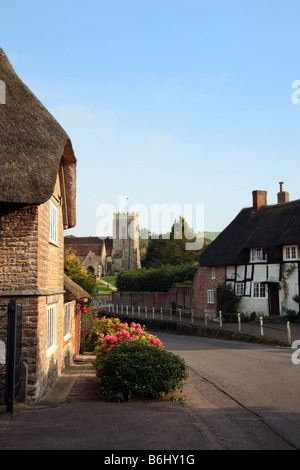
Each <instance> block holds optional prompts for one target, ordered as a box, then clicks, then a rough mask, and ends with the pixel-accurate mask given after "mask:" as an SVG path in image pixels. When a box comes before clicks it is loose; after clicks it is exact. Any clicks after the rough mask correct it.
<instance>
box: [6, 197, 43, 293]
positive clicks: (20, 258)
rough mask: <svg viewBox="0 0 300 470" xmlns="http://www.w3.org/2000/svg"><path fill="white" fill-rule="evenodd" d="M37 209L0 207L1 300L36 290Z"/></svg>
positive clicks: (33, 207)
mask: <svg viewBox="0 0 300 470" xmlns="http://www.w3.org/2000/svg"><path fill="white" fill-rule="evenodd" d="M37 233H38V208H37V206H20V205H8V204H1V206H0V296H1V295H6V294H7V293H16V294H17V293H22V292H24V291H26V292H27V293H30V292H31V293H34V292H36V289H37V251H38V240H37Z"/></svg>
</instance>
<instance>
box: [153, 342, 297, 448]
mask: <svg viewBox="0 0 300 470" xmlns="http://www.w3.org/2000/svg"><path fill="white" fill-rule="evenodd" d="M160 338H161V339H162V341H163V342H164V344H165V346H166V347H167V348H168V349H169V350H171V351H172V352H174V353H176V354H179V355H181V356H182V357H183V358H184V359H185V360H186V362H187V364H188V366H189V367H190V380H189V385H188V387H187V388H186V395H187V397H188V401H189V406H190V408H191V409H192V410H193V412H194V413H196V414H197V415H198V416H199V418H200V420H201V421H202V422H203V423H204V424H205V425H206V426H207V428H208V429H209V430H210V432H211V433H212V434H213V435H214V438H215V439H216V440H218V439H219V444H220V443H223V446H224V447H225V448H226V447H227V448H229V449H232V448H234V449H251V448H253V449H255V448H265V449H266V448H271V449H272V448H273V449H281V448H288V446H287V447H286V445H285V442H284V441H286V443H289V444H291V445H292V446H294V447H295V448H297V449H299V448H300V417H299V409H300V396H299V388H300V369H299V365H295V364H293V363H292V360H291V358H292V353H293V352H294V350H293V349H290V348H279V347H270V346H261V345H255V344H245V343H239V342H234V341H229V342H228V341H222V340H215V339H208V338H197V337H192V338H191V337H187V336H177V335H168V334H163V333H162V334H160ZM257 446H258V447H257ZM260 446H263V447H260Z"/></svg>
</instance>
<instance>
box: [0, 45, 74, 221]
mask: <svg viewBox="0 0 300 470" xmlns="http://www.w3.org/2000/svg"><path fill="white" fill-rule="evenodd" d="M0 80H2V81H3V82H4V83H5V89H6V103H5V104H2V105H0V165H1V172H0V201H1V202H9V203H22V204H42V203H44V202H46V201H47V200H48V199H50V197H51V196H52V194H53V190H54V186H55V182H56V178H57V174H58V171H59V165H60V162H62V163H63V169H64V179H65V188H66V202H67V211H68V227H69V228H70V227H73V226H74V225H75V224H76V216H75V211H76V207H75V206H76V197H75V193H76V157H75V155H74V151H73V148H72V143H71V140H70V138H69V137H68V135H67V134H66V132H65V131H64V129H63V128H62V127H61V126H60V125H59V124H58V122H57V121H56V120H55V119H54V117H53V116H52V115H51V114H50V113H49V111H48V110H47V109H46V108H45V107H44V106H43V104H42V103H41V102H40V101H39V100H38V99H37V98H36V96H35V95H34V94H33V93H32V92H31V91H30V90H29V88H28V87H27V86H26V85H25V84H24V83H23V82H22V80H21V79H20V78H19V77H18V75H17V74H16V72H15V70H14V69H13V67H12V65H11V63H10V62H9V60H8V58H7V57H6V55H5V53H4V52H3V50H2V49H1V48H0Z"/></svg>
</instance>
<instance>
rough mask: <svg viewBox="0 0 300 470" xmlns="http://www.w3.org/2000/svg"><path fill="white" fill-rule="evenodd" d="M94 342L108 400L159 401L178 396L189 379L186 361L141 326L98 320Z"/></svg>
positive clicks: (99, 370) (93, 337)
mask: <svg viewBox="0 0 300 470" xmlns="http://www.w3.org/2000/svg"><path fill="white" fill-rule="evenodd" d="M92 339H94V348H95V349H94V352H95V355H96V359H95V361H94V362H93V366H94V367H95V368H96V370H97V377H98V379H99V383H100V386H101V391H102V395H103V397H104V398H105V399H107V400H110V401H124V400H127V399H128V397H129V396H139V397H144V398H145V397H146V398H150V397H151V398H153V397H155V398H158V397H161V396H162V395H164V394H170V393H172V392H178V391H179V390H180V389H181V388H182V386H183V383H184V382H185V380H186V379H187V377H188V373H187V368H186V364H185V361H184V360H183V359H182V358H181V357H179V356H177V355H175V354H173V353H171V352H169V351H167V350H166V349H165V347H164V345H163V343H162V342H161V341H160V340H159V339H158V338H157V337H156V336H155V335H152V334H150V333H148V332H147V331H146V329H145V326H141V325H140V324H139V323H135V322H131V323H130V324H128V323H127V322H124V323H122V322H121V321H120V319H119V318H106V317H102V318H96V319H94V320H92V328H91V329H90V342H91V340H92Z"/></svg>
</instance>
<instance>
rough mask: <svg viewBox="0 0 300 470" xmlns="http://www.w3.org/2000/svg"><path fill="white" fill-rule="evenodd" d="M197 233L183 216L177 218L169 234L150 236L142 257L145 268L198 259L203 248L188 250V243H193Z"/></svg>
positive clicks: (174, 264) (173, 264) (175, 264)
mask: <svg viewBox="0 0 300 470" xmlns="http://www.w3.org/2000/svg"><path fill="white" fill-rule="evenodd" d="M195 240H196V234H195V233H194V232H193V230H192V229H191V228H190V227H189V225H188V223H187V222H186V221H185V219H184V218H183V217H179V220H178V221H177V220H175V222H174V224H173V226H172V228H171V232H170V233H169V234H164V235H163V234H160V235H159V236H158V238H152V237H149V242H148V245H147V250H146V254H145V256H144V258H143V259H142V266H143V267H145V268H158V267H160V266H162V265H167V264H170V265H172V266H177V265H180V264H184V263H191V262H194V261H198V258H199V255H200V253H201V252H202V251H203V248H201V249H197V250H187V249H186V243H193V242H195Z"/></svg>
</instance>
